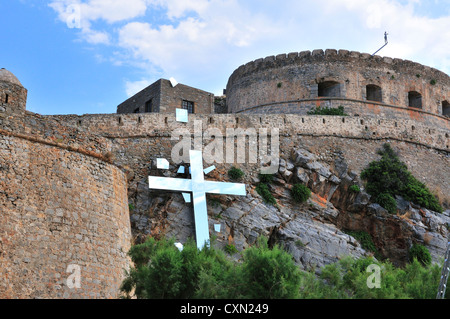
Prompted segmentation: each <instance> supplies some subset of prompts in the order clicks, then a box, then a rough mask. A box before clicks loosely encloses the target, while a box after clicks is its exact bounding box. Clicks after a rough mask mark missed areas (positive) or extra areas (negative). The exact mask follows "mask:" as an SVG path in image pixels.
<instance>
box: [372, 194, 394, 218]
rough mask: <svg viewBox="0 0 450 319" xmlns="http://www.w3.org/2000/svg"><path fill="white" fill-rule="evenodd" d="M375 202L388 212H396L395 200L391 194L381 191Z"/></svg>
mask: <svg viewBox="0 0 450 319" xmlns="http://www.w3.org/2000/svg"><path fill="white" fill-rule="evenodd" d="M376 202H377V203H378V204H380V205H381V206H382V207H383V208H385V209H386V210H387V211H388V212H389V213H391V214H396V213H397V201H396V200H395V198H394V197H392V196H391V194H388V193H382V194H379V195H378V196H377V197H376Z"/></svg>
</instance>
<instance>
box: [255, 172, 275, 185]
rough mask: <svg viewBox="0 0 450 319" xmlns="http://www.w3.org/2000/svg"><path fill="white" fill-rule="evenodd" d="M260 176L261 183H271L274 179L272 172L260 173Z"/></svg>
mask: <svg viewBox="0 0 450 319" xmlns="http://www.w3.org/2000/svg"><path fill="white" fill-rule="evenodd" d="M258 177H259V180H260V181H261V183H265V184H270V183H272V181H273V175H272V174H259V175H258Z"/></svg>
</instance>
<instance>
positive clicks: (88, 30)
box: [0, 0, 450, 115]
mask: <svg viewBox="0 0 450 319" xmlns="http://www.w3.org/2000/svg"><path fill="white" fill-rule="evenodd" d="M0 12H1V19H0V30H2V31H3V32H2V33H1V35H0V41H1V49H0V68H6V69H8V70H9V71H11V72H12V73H14V74H15V75H16V76H17V78H18V79H19V80H20V81H21V83H22V84H23V86H24V87H25V88H26V89H28V102H27V109H28V110H29V111H32V112H36V113H39V114H43V115H47V114H78V115H82V114H86V113H91V114H92V113H115V112H116V108H117V105H118V104H120V103H121V102H123V101H124V100H126V99H127V98H128V97H130V96H132V95H133V94H135V93H137V92H138V91H140V90H141V89H143V88H145V87H146V86H147V85H150V84H151V83H153V82H154V81H156V80H158V79H160V78H165V79H169V78H171V77H173V78H175V79H176V80H177V81H178V82H179V83H183V84H186V85H189V86H192V87H196V88H199V89H202V90H205V91H208V92H211V93H214V94H216V95H222V93H223V89H225V88H226V84H227V81H228V78H229V76H230V75H231V74H232V73H233V71H234V70H235V69H237V68H238V67H239V66H240V65H242V64H245V63H247V62H250V61H253V60H256V59H258V58H263V57H266V56H271V55H278V54H281V53H290V52H300V51H305V50H311V51H312V50H314V49H323V50H326V49H338V50H339V49H346V50H353V51H359V52H364V53H370V54H372V53H374V52H375V51H376V50H378V49H379V48H380V47H381V46H382V45H383V44H384V32H385V31H387V32H388V34H389V35H388V39H389V44H388V45H387V46H386V47H385V48H383V49H382V50H381V51H380V52H379V53H378V55H381V56H388V57H392V58H400V59H408V60H412V61H415V62H418V63H422V64H424V65H428V66H431V67H434V68H437V69H439V70H441V71H443V72H445V73H447V74H450V0H314V1H305V0H283V1H279V0H1V2H0Z"/></svg>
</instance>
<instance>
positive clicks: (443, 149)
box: [48, 113, 450, 203]
mask: <svg viewBox="0 0 450 319" xmlns="http://www.w3.org/2000/svg"><path fill="white" fill-rule="evenodd" d="M189 116H190V118H189V123H180V122H177V121H176V119H175V115H173V114H155V113H144V114H95V115H89V114H87V115H83V116H78V115H53V116H48V117H50V118H51V119H54V120H58V121H59V122H62V123H66V125H68V126H71V127H77V126H79V127H82V128H84V129H86V130H87V131H89V132H92V133H95V134H98V135H100V136H103V137H106V138H108V139H109V140H111V141H112V143H113V147H112V149H113V151H112V152H113V153H114V155H115V159H116V160H117V164H118V165H121V166H127V167H128V168H129V169H131V170H132V171H134V172H140V174H139V175H143V176H145V175H146V174H148V173H149V168H150V167H151V166H152V162H153V161H154V160H155V159H156V158H157V157H165V158H167V159H168V160H169V162H171V164H173V161H172V160H171V150H172V147H173V146H174V145H175V144H176V143H178V142H179V139H178V138H175V139H172V132H175V131H176V130H177V129H180V128H185V129H187V130H188V131H189V132H191V134H192V138H193V137H194V133H195V123H196V122H201V127H202V128H203V131H205V130H207V129H211V128H216V129H218V130H219V131H220V132H221V133H222V136H223V137H224V138H225V137H226V133H227V129H235V132H237V131H238V129H243V130H244V131H245V130H247V129H249V128H254V129H255V131H256V132H259V129H260V128H268V132H269V133H270V132H271V129H273V128H278V129H279V136H280V145H281V146H280V148H281V150H280V152H281V153H286V154H288V152H289V149H283V148H287V147H293V145H292V143H293V141H296V142H297V143H301V141H302V140H306V139H308V140H310V141H316V143H317V146H318V147H319V148H320V145H321V143H322V142H321V140H322V139H328V140H330V141H331V140H335V141H337V140H343V141H345V142H343V143H348V144H349V145H353V146H352V147H353V148H354V149H353V150H351V151H350V150H347V151H348V152H349V154H350V153H351V154H352V155H351V156H350V155H349V158H348V160H349V162H353V163H358V161H359V160H360V161H359V162H360V164H358V165H357V166H355V169H356V170H357V171H361V170H362V169H363V168H364V165H367V164H368V163H369V162H370V161H372V160H374V159H375V158H376V156H377V155H376V148H377V147H378V148H379V147H381V145H382V144H383V143H385V142H391V143H393V144H401V145H403V146H402V148H406V149H407V153H410V154H416V155H412V156H411V157H410V159H408V162H407V164H408V165H409V167H410V169H411V170H412V171H414V172H415V173H416V174H417V175H418V176H417V177H418V178H419V179H421V180H422V181H423V182H426V183H427V185H429V186H430V187H431V188H440V189H442V190H445V189H448V188H449V187H450V180H448V178H432V176H436V173H437V172H440V173H438V174H442V175H441V176H450V165H449V157H448V154H449V150H450V148H449V145H450V137H449V133H450V130H449V129H448V128H447V129H445V128H439V127H436V126H434V127H433V126H429V125H427V123H426V122H420V121H417V120H415V119H408V120H397V119H387V118H385V117H383V116H380V115H374V116H373V117H363V116H319V115H299V114H243V113H240V114H213V115H212V114H211V115H204V114H190V115H189ZM442 120H443V123H447V124H448V122H444V121H446V120H445V119H442ZM447 127H448V126H447ZM212 140H213V139H209V138H206V139H204V140H203V144H204V145H206V144H208V143H210V142H211V141H212ZM311 143H314V142H311ZM225 144H226V143H225V141H224V143H223V145H224V147H225ZM332 144H333V143H331V145H332ZM365 145H378V146H374V149H373V152H371V153H372V154H373V157H372V158H371V159H370V160H369V159H368V158H367V150H365V151H363V152H361V153H360V154H359V153H358V152H357V151H356V150H357V149H360V148H361V149H363V148H365V147H366V146H365ZM348 147H349V146H347V148H348ZM225 153H226V152H225V151H224V154H225ZM235 154H236V153H235ZM246 158H248V154H246ZM430 161H431V162H433V167H430V166H429V165H424V164H423V163H427V162H430ZM207 164H209V163H205V165H207ZM215 165H216V166H218V167H220V166H224V167H226V168H228V169H229V167H230V165H231V164H226V165H217V164H216V163H215ZM253 166H254V167H253V168H251V167H252V165H246V167H245V169H246V170H253V171H254V172H255V174H254V175H255V176H257V171H258V169H259V168H260V163H258V164H257V165H253ZM445 198H446V199H447V200H448V201H449V203H450V197H448V195H445ZM442 199H444V198H442Z"/></svg>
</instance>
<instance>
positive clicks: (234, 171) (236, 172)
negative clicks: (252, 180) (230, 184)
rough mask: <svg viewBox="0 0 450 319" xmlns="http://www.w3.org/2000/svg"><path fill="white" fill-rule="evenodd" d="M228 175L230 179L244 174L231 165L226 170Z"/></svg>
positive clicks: (236, 178) (238, 177)
mask: <svg viewBox="0 0 450 319" xmlns="http://www.w3.org/2000/svg"><path fill="white" fill-rule="evenodd" d="M228 176H229V177H230V178H231V179H232V180H236V181H237V180H240V179H241V178H242V177H243V176H244V172H243V171H242V170H241V169H239V168H237V167H234V166H233V167H232V168H231V169H230V170H229V171H228Z"/></svg>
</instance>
